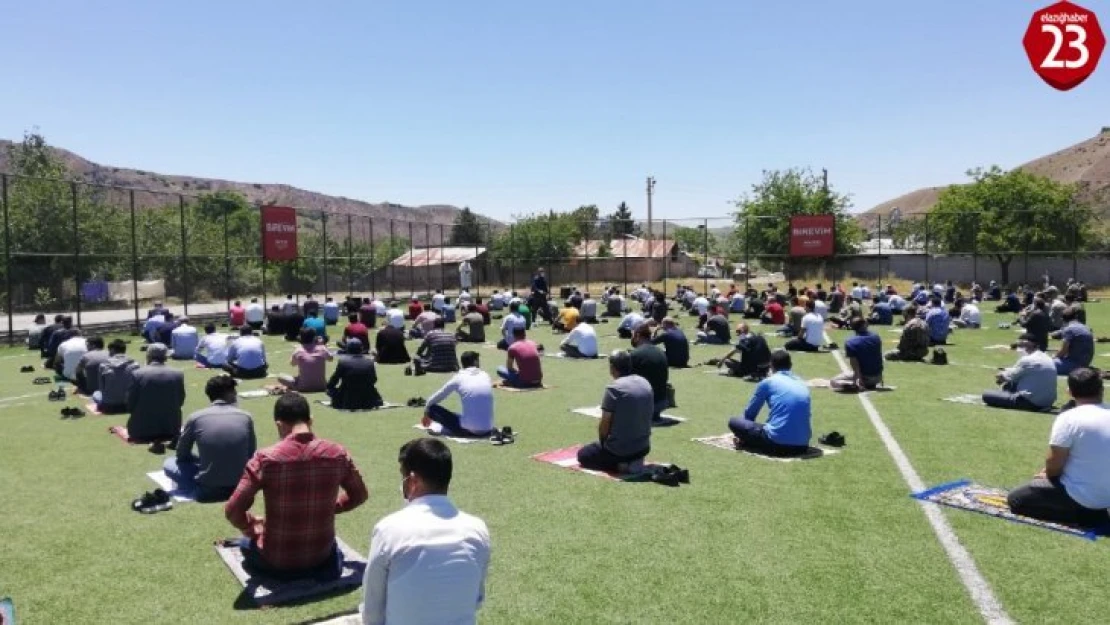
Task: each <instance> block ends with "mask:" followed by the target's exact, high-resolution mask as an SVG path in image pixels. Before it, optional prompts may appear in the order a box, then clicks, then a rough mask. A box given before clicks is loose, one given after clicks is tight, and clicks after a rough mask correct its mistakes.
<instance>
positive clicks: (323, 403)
mask: <svg viewBox="0 0 1110 625" xmlns="http://www.w3.org/2000/svg"><path fill="white" fill-rule="evenodd" d="M316 403H318V404H320V405H321V406H327V407H328V408H331V400H330V399H317V400H316ZM404 407H405V406H402V405H401V404H394V403H390V402H385V403H383V404H382V405H381V406H378V407H377V408H366V409H362V410H347V409H345V408H334V409H333V410H338V411H339V412H375V411H378V410H389V409H390V408H404Z"/></svg>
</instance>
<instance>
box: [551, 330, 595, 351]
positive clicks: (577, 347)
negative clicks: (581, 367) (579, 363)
mask: <svg viewBox="0 0 1110 625" xmlns="http://www.w3.org/2000/svg"><path fill="white" fill-rule="evenodd" d="M559 348H560V349H562V350H563V353H564V354H566V355H567V357H568V358H597V332H595V331H594V327H593V326H592V325H590V324H588V323H580V324H578V325H576V326H574V329H573V330H571V331H570V332H569V333H568V334H567V337H566V338H565V339H563V342H562V343H561V344H559Z"/></svg>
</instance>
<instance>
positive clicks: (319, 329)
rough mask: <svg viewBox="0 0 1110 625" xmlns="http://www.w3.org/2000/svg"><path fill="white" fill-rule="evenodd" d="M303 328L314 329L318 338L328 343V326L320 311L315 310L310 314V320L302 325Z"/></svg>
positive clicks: (306, 320)
mask: <svg viewBox="0 0 1110 625" xmlns="http://www.w3.org/2000/svg"><path fill="white" fill-rule="evenodd" d="M301 327H302V328H312V329H313V330H315V331H316V336H321V337H323V338H324V343H327V342H328V325H327V324H326V323H324V320H323V319H321V318H320V313H319V311H316V310H313V311H311V312H310V313H309V315H308V318H307V319H305V320H304V323H303V324H301Z"/></svg>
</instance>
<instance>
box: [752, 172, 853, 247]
mask: <svg viewBox="0 0 1110 625" xmlns="http://www.w3.org/2000/svg"><path fill="white" fill-rule="evenodd" d="M850 207H851V200H850V198H849V197H848V196H847V195H844V194H841V193H837V192H835V191H833V190H832V189H831V188H828V189H826V188H825V186H824V181H823V180H822V178H821V177H820V176H817V175H815V174H814V173H813V171H811V170H809V169H787V170H776V171H764V172H763V179H762V180H761V181H760V182H758V183H756V184H754V185H752V189H751V191H750V192H749V193H748V194H746V195H744V196H743V197H741V198H740V199H739V200H737V201H736V208H737V209H739V210H737V212H736V213H735V217H736V225H737V232H736V234H735V236H736V237H740V239H741V241H743V242H744V243H746V244H747V247H748V252H749V253H751V254H753V255H767V256H781V255H785V254H786V253H787V252H788V250H789V249H790V218H791V217H792V216H794V215H824V214H832V215H834V216H835V218H836V227H835V232H836V248H835V253H836V254H852V253H854V252H855V251H856V246H857V245H859V242H860V241H862V240H863V230H862V229H861V228H860V227H859V225H858V224H856V221H855V219H853V218H852V216H851V215H849V214H848V209H849V208H850Z"/></svg>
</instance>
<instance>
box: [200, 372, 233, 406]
mask: <svg viewBox="0 0 1110 625" xmlns="http://www.w3.org/2000/svg"><path fill="white" fill-rule="evenodd" d="M238 385H239V383H238V382H236V381H235V378H233V377H231V376H230V375H216V376H212V377H211V378H209V379H208V382H206V383H205V385H204V394H205V395H207V396H208V401H216V400H217V399H224V398H225V397H227V396H228V395H234V394H235V387H236V386H238Z"/></svg>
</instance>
